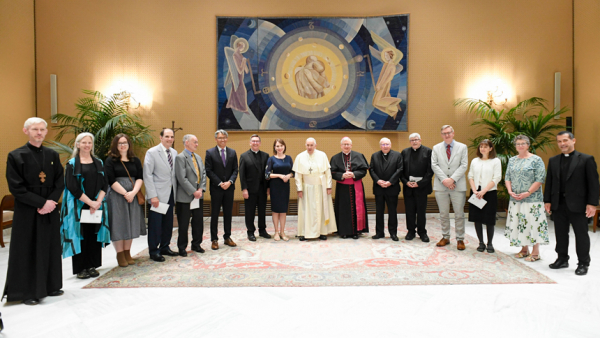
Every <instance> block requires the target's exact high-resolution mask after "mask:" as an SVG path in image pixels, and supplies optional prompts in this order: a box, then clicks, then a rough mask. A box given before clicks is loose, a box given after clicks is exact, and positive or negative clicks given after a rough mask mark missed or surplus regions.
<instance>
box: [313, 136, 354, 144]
mask: <svg viewBox="0 0 600 338" xmlns="http://www.w3.org/2000/svg"><path fill="white" fill-rule="evenodd" d="M345 139H348V141H350V143H352V139H351V138H349V137H348V136H344V137H342V139H341V140H340V144H342V142H344V140H345ZM315 143H316V142H315Z"/></svg>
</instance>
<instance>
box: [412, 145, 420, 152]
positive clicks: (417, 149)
mask: <svg viewBox="0 0 600 338" xmlns="http://www.w3.org/2000/svg"><path fill="white" fill-rule="evenodd" d="M410 149H412V150H413V151H418V150H419V149H421V146H419V148H417V149H415V148H413V147H410Z"/></svg>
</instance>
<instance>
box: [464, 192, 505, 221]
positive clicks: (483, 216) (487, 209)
mask: <svg viewBox="0 0 600 338" xmlns="http://www.w3.org/2000/svg"><path fill="white" fill-rule="evenodd" d="M480 190H481V187H478V189H477V191H480ZM471 196H473V191H471ZM483 199H484V200H486V201H487V203H486V204H485V206H483V209H479V208H478V207H476V206H474V205H473V204H471V203H469V222H474V223H475V222H477V223H483V224H486V225H496V210H497V209H498V191H497V190H491V191H488V192H486V193H485V195H483Z"/></svg>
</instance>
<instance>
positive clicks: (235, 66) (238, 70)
mask: <svg viewBox="0 0 600 338" xmlns="http://www.w3.org/2000/svg"><path fill="white" fill-rule="evenodd" d="M248 47H249V44H248V41H247V40H246V39H244V38H238V37H237V36H235V35H234V36H232V37H231V47H225V56H226V58H227V63H228V65H229V73H228V74H227V79H226V80H225V86H227V85H231V89H230V91H229V92H228V94H227V96H228V101H227V108H230V109H234V110H237V111H241V112H244V113H246V114H249V112H248V93H247V91H246V85H245V84H244V74H248V73H249V72H250V70H249V68H248V59H247V58H245V57H244V56H243V55H242V54H243V53H245V52H246V51H248Z"/></svg>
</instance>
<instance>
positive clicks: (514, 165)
mask: <svg viewBox="0 0 600 338" xmlns="http://www.w3.org/2000/svg"><path fill="white" fill-rule="evenodd" d="M514 143H515V146H516V148H517V151H518V152H519V154H518V155H517V156H514V157H511V158H510V159H509V161H508V167H507V168H506V176H505V178H504V179H505V182H506V189H507V190H508V194H509V195H510V202H509V206H508V216H507V220H506V230H505V231H504V236H506V238H508V239H509V240H510V245H511V246H520V247H522V248H521V251H520V252H519V253H517V254H516V255H515V257H517V258H523V257H525V260H526V261H528V262H535V261H537V260H540V250H539V245H540V244H544V245H545V244H548V242H549V241H548V221H547V220H546V214H545V211H544V197H543V195H542V183H544V178H545V177H546V169H545V167H544V161H542V159H541V158H540V157H539V156H537V155H534V154H532V153H530V152H529V145H530V141H529V138H528V137H527V136H525V135H519V136H517V137H515V140H514ZM529 245H533V250H532V252H531V255H530V254H529Z"/></svg>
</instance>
